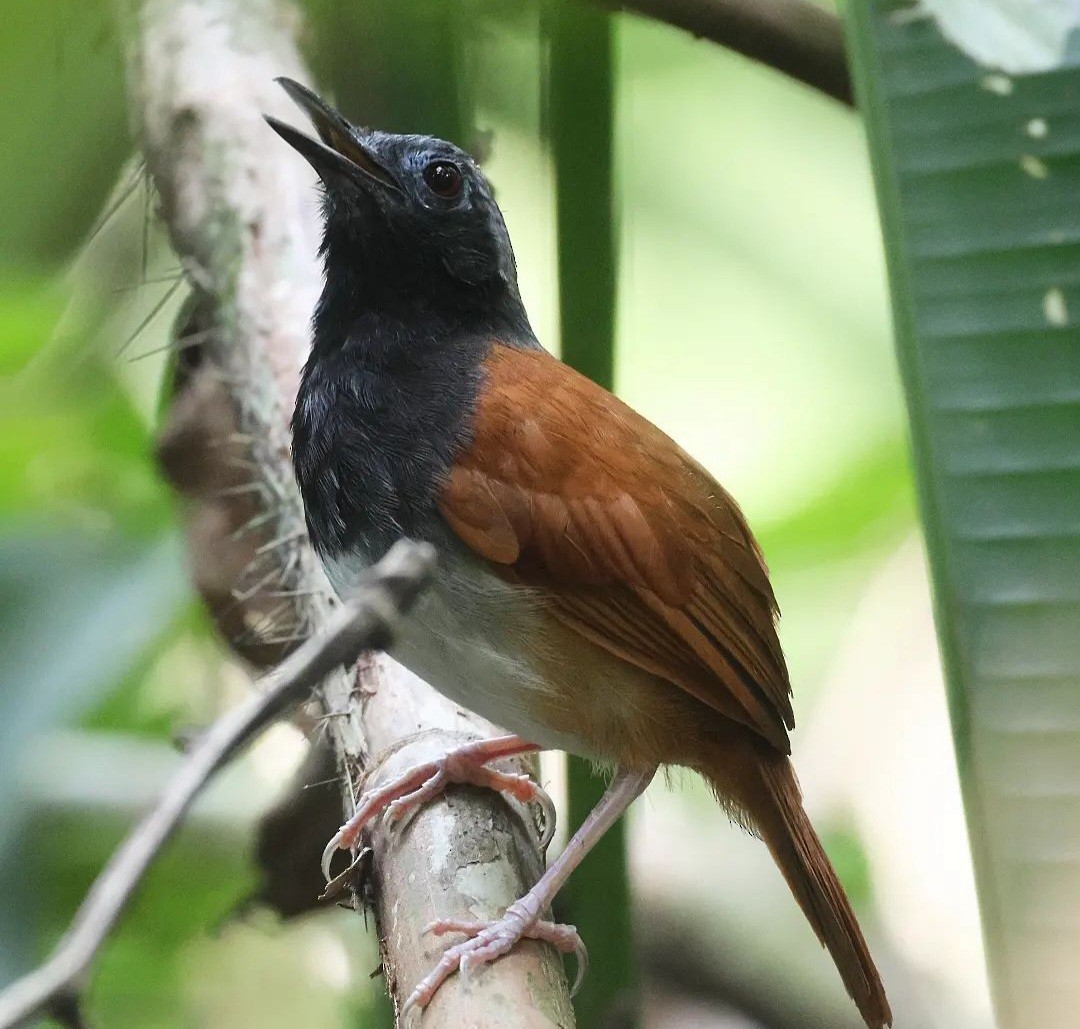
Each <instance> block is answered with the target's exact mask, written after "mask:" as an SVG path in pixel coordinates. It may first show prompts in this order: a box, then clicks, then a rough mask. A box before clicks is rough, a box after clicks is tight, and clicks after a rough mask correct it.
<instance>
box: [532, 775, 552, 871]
mask: <svg viewBox="0 0 1080 1029" xmlns="http://www.w3.org/2000/svg"><path fill="white" fill-rule="evenodd" d="M533 799H534V800H535V801H536V803H537V804H539V805H540V810H541V811H542V812H543V814H544V831H543V833H542V834H541V836H540V853H541V854H544V853H546V852H547V849H548V845H549V844H550V843H551V840H552V838H553V837H554V836H555V801H553V800H552V799H551V797H550V796H549V795H548V792H547V790H545V789H544V788H543V787H542V786H539V785H538V786H537V787H536V796H535V797H534V798H533Z"/></svg>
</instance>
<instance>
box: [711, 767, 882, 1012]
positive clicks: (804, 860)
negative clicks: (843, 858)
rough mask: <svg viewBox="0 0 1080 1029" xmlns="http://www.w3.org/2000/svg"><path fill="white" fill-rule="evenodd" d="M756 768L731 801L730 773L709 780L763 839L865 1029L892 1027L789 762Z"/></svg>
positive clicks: (871, 961)
mask: <svg viewBox="0 0 1080 1029" xmlns="http://www.w3.org/2000/svg"><path fill="white" fill-rule="evenodd" d="M729 768H730V766H729ZM758 769H759V771H760V778H759V777H758V776H754V778H755V779H757V782H756V783H755V784H753V785H756V789H755V788H752V786H751V784H750V783H747V782H746V781H745V780H744V781H743V782H742V783H740V784H739V785H740V786H742V787H743V788H742V789H737V790H736V791H735V796H734V797H733V796H732V792H733V791H732V786H733V785H734V784H733V782H732V779H731V776H730V770H727V774H721V776H718V777H716V778H713V777H712V776H709V778H710V779H711V780H712V781H713V785H714V788H715V789H716V791H717V794H718V795H719V796H720V797H721V799H722V800H723V799H729V800H733V801H735V802H736V803H737V804H738V806H739V807H740V808H741V809H742V811H743V812H745V815H746V821H747V822H749V823H750V825H751V826H752V827H753V828H754V829H756V830H757V832H758V833H759V834H760V835H761V837H762V839H763V840H764V841H765V843H766V845H767V846H768V848H769V850H770V851H771V852H772V855H773V858H774V860H775V861H776V863H777V865H778V866H779V868H780V871H781V872H782V873H783V876H784V878H785V879H786V880H787V884H788V886H789V887H790V888H791V892H792V894H793V895H794V897H795V900H796V901H798V904H799V907H800V908H802V910H803V914H805V915H806V918H807V920H808V921H809V923H810V925H811V927H812V928H813V930H814V932H815V933H816V934H817V938H818V939H819V940H820V941H821V943H822V945H823V946H824V947H825V948H826V949H827V950H828V952H829V954H830V955H831V956H832V959H833V961H834V962H835V964H836V968H837V970H838V971H839V973H840V977H841V979H843V981H844V986H846V987H847V991H848V993H849V994H850V995H851V998H852V1000H854V1001H855V1004H856V1006H857V1007H858V1009H859V1012H860V1014H861V1015H862V1017H863V1020H864V1021H865V1022H866V1024H867V1026H868V1027H869V1029H884V1027H885V1026H891V1025H892V1011H891V1010H890V1008H889V1001H888V999H887V998H886V996H885V988H884V986H883V985H882V983H881V976H880V975H879V974H878V970H877V968H876V967H875V966H874V959H873V958H872V957H871V956H870V951H869V949H868V948H867V946H866V940H864V939H863V934H862V931H861V930H860V928H859V923H858V922H857V921H856V920H855V913H854V912H853V911H852V910H851V904H850V903H849V902H848V899H847V895H846V894H845V893H844V888H843V886H841V885H840V880H839V879H838V878H837V876H836V872H835V871H834V870H833V867H832V865H831V864H830V862H829V859H828V857H827V856H826V854H825V851H824V849H823V848H822V846H821V841H820V840H819V839H818V835H817V833H816V832H815V831H814V827H813V826H812V825H811V824H810V819H809V818H808V817H807V815H806V812H805V811H804V810H803V805H802V796H801V793H800V790H799V784H798V782H797V780H796V778H795V772H794V770H793V769H792V767H791V763H790V762H789V761H788V760H787V758H784V757H781V756H780V755H769V756H768V757H764V758H763V759H762V760H761V761H760V763H759V764H758Z"/></svg>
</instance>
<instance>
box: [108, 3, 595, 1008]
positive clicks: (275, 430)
mask: <svg viewBox="0 0 1080 1029" xmlns="http://www.w3.org/2000/svg"><path fill="white" fill-rule="evenodd" d="M118 2H123V3H127V0H118ZM125 9H127V8H125ZM298 22H299V15H298V12H297V10H296V8H295V7H294V6H293V5H292V4H291V3H289V2H287V0H145V3H143V4H142V5H141V6H140V7H139V9H138V16H137V18H136V19H135V20H134V22H133V23H132V24H130V25H129V26H128V35H129V37H130V39H131V45H130V49H129V53H130V73H131V75H130V77H131V93H132V102H133V110H134V115H135V121H136V128H137V132H138V135H139V138H140V140H141V143H142V149H143V153H144V156H145V159H146V166H147V168H148V170H149V172H150V174H151V176H152V178H153V180H154V184H155V186H156V188H157V192H158V195H159V197H160V201H161V210H162V214H163V217H164V219H165V222H166V224H167V227H168V230H169V233H170V236H171V239H172V242H173V245H174V248H175V249H176V251H177V254H178V256H179V257H180V259H181V263H182V264H183V266H184V268H185V269H186V270H188V272H189V275H190V277H191V278H192V279H193V289H194V292H195V296H196V298H197V302H198V307H199V311H200V319H199V324H198V328H199V329H200V330H201V331H205V332H207V336H206V341H205V343H204V344H203V345H202V346H201V347H200V348H199V350H198V360H199V373H200V375H201V374H203V373H205V374H207V375H211V376H213V377H214V379H215V380H216V381H217V382H218V383H220V384H221V385H222V386H223V387H224V389H225V390H226V391H227V394H228V398H229V401H230V403H231V404H232V406H233V409H234V411H235V419H234V420H233V424H232V426H231V428H230V429H229V430H228V435H229V437H230V438H231V439H232V440H233V441H234V442H237V443H239V444H242V445H246V446H247V447H248V448H249V449H248V452H247V453H246V454H245V455H244V459H245V465H246V466H247V465H250V471H251V476H250V478H249V480H248V483H249V484H250V485H251V486H252V488H251V489H250V490H249V491H248V492H247V493H246V494H245V495H246V496H247V497H248V498H249V500H250V502H251V507H252V508H253V510H251V511H250V512H248V514H247V517H249V518H259V519H260V520H259V523H258V530H259V531H258V533H257V535H258V537H259V538H258V541H257V543H256V546H255V549H256V553H255V555H254V557H253V562H254V563H253V566H252V568H251V569H250V572H249V574H248V575H247V576H245V577H244V582H243V583H241V584H240V587H239V589H240V593H241V596H243V597H245V599H244V600H242V601H241V603H250V602H251V600H253V599H254V597H248V596H247V594H249V593H250V592H251V591H252V590H253V589H254V590H255V597H258V596H260V595H262V594H263V593H264V592H265V594H266V595H267V596H270V595H271V594H272V595H273V603H272V605H271V607H270V608H268V609H266V610H265V614H266V615H267V616H269V615H270V614H271V613H272V614H273V617H272V618H270V617H267V618H264V619H261V620H260V619H256V624H255V625H254V626H252V627H250V628H253V629H254V635H255V637H256V639H254V640H253V641H252V642H253V643H258V638H257V637H258V635H259V633H260V632H261V631H262V627H263V622H264V621H265V622H266V623H267V628H268V629H271V628H272V636H271V637H270V638H269V639H263V640H262V643H263V644H265V645H275V644H277V643H279V642H280V643H281V644H282V645H286V646H287V645H289V644H291V643H292V641H294V640H296V639H301V638H303V637H304V636H305V635H306V634H308V633H310V632H311V631H312V630H313V629H314V628H316V627H318V626H320V625H323V624H324V623H325V622H326V619H327V617H328V611H329V603H330V601H329V595H330V591H329V587H328V584H327V583H326V580H325V577H324V576H323V573H322V570H321V568H320V567H319V564H318V562H317V560H316V559H315V557H314V555H313V553H312V551H311V548H310V546H308V544H307V540H306V535H305V532H304V520H303V512H302V509H301V506H300V502H299V497H298V495H297V491H296V486H295V483H294V481H293V477H292V471H291V466H290V461H289V436H288V422H289V416H290V414H291V411H292V407H293V404H294V402H295V396H296V389H297V384H298V380H299V372H300V368H301V366H302V364H303V361H304V359H305V357H306V354H307V350H308V346H309V340H308V330H309V319H310V315H311V311H312V308H313V306H314V303H315V299H316V297H317V295H318V290H319V284H320V274H319V268H318V264H317V261H316V257H315V254H316V249H317V242H318V233H319V226H318V219H317V211H316V206H315V204H314V202H313V201H314V188H313V186H314V181H313V177H312V175H311V173H310V170H309V169H308V167H307V166H306V164H304V162H303V161H302V160H301V159H299V158H298V157H297V156H296V155H294V154H292V153H291V152H290V151H289V150H288V149H287V148H285V147H283V146H280V145H278V143H277V140H276V138H275V137H274V136H273V134H272V132H271V131H270V129H268V128H267V127H266V125H265V124H264V123H263V121H262V115H263V114H264V113H269V114H274V115H277V116H278V117H282V118H290V117H293V116H294V114H295V112H294V111H292V110H291V108H290V105H289V104H288V102H287V101H286V99H285V97H284V95H283V94H282V93H281V91H280V90H279V88H278V87H277V86H276V85H275V84H274V81H273V80H274V78H275V77H276V76H279V75H287V76H289V77H292V78H296V79H299V80H300V81H303V80H304V79H305V78H306V75H305V73H304V70H303V68H302V67H301V64H300V60H299V57H298V55H297V52H296V47H295V43H294V35H295V33H296V31H297V29H298V28H299V24H298ZM192 270H194V274H192ZM215 453H216V454H219V455H220V457H221V459H222V460H228V459H229V456H230V449H229V448H228V447H224V446H223V447H218V448H214V447H208V448H204V457H205V459H206V460H213V455H214V454H215ZM235 457H236V455H235V454H232V458H233V459H234V460H235ZM219 478H220V477H219V476H218V475H208V476H206V481H207V482H215V483H217V482H218V481H219ZM262 515H270V518H269V519H268V520H265V521H264V520H262V517H261V516H262ZM238 528H239V525H236V524H230V523H229V522H228V519H225V520H224V524H222V525H221V526H220V529H221V531H224V532H226V533H230V534H231V533H233V532H235V531H236V529H238ZM270 543H272V544H273V546H272V547H271V548H270V549H264V545H269V544H270ZM270 623H272V626H271V624H270ZM320 692H321V700H322V705H323V710H324V712H325V713H326V714H327V715H331V716H332V717H329V718H327V719H326V720H325V721H324V723H323V725H324V731H325V733H326V737H327V738H328V739H329V740H330V742H331V743H332V744H333V747H334V750H335V752H336V754H337V760H338V767H339V769H340V771H341V783H342V793H343V800H344V807H345V809H346V813H351V808H352V804H353V801H354V798H355V797H356V796H357V794H358V793H359V791H360V789H361V786H362V782H363V778H364V775H365V771H366V769H367V768H368V766H369V765H370V760H369V753H376V754H378V753H380V752H381V751H383V750H384V749H392V750H393V751H394V754H393V759H392V760H393V761H399V760H400V761H407V762H410V763H411V762H414V761H416V760H419V759H421V757H422V756H423V753H422V752H423V750H424V748H430V747H431V746H433V745H443V746H445V745H446V742H447V740H448V739H458V738H460V737H461V736H463V735H464V736H478V735H484V734H489V733H492V732H494V731H495V730H494V729H493V727H491V726H490V725H488V724H487V723H485V722H483V721H482V720H480V719H477V718H475V717H473V716H471V715H469V714H467V713H466V712H462V711H460V710H459V709H457V708H456V707H455V706H454V705H453V704H452V703H450V702H449V701H447V700H445V699H444V698H442V697H440V696H439V695H438V694H437V693H435V692H434V691H432V690H431V689H430V688H429V687H427V686H426V685H425V684H424V683H422V682H420V680H418V679H416V678H415V677H414V676H412V675H410V674H409V673H408V672H406V671H405V670H404V669H403V668H401V667H400V666H399V665H397V664H395V663H394V662H393V661H392V660H390V659H389V658H388V657H386V656H385V655H376V656H373V657H372V658H370V659H368V660H365V662H364V666H363V669H362V672H361V674H360V688H359V689H357V679H356V677H354V676H348V675H343V674H335V675H331V676H329V677H328V678H327V679H326V680H325V682H324V685H323V686H322V689H321V691H320ZM432 728H434V729H435V730H438V731H436V732H431V731H429V732H427V733H420V734H418V730H421V729H432ZM387 767H389V764H388V765H387ZM521 815H522V812H520V811H511V810H510V809H508V808H507V806H506V805H505V803H504V802H503V801H501V800H500V799H498V798H494V797H492V796H490V795H486V794H482V793H479V792H476V791H465V790H461V791H456V792H454V793H453V794H452V795H451V796H450V798H448V801H447V802H444V803H437V804H433V805H431V806H430V807H428V808H426V809H425V810H424V811H422V812H420V813H419V815H418V816H417V817H416V818H415V819H414V820H413V822H412V823H411V824H410V826H409V827H408V829H407V830H406V831H405V832H404V833H401V834H399V835H398V836H397V837H396V838H395V839H394V840H392V841H390V840H387V839H385V838H384V837H383V836H382V835H381V833H376V834H375V838H374V840H373V843H374V847H375V852H376V856H377V857H378V863H377V866H376V868H375V870H374V881H375V884H376V899H377V904H376V915H377V921H378V924H379V928H380V935H381V941H380V942H381V945H382V956H383V966H384V968H385V969H386V971H387V978H388V981H389V983H390V986H391V992H392V995H393V997H394V999H395V1001H396V1002H399V1003H400V1002H401V1001H403V1000H404V998H405V996H407V995H408V993H409V991H410V990H411V989H412V987H413V985H415V983H416V982H417V981H418V980H419V979H420V978H422V976H423V975H424V974H425V973H426V972H427V971H428V969H429V967H430V964H431V963H432V961H433V960H434V958H435V956H436V954H437V952H438V950H439V949H440V948H441V947H442V944H441V943H440V942H439V941H435V940H431V939H430V938H425V937H424V935H423V928H424V926H425V925H426V924H427V923H428V922H430V921H432V920H433V919H435V918H440V917H461V916H464V915H468V916H470V917H474V918H475V917H482V916H494V915H496V914H499V913H501V910H502V909H503V908H505V907H506V906H507V905H508V904H510V903H511V902H512V901H513V900H515V899H516V898H517V896H519V895H520V894H521V893H522V892H524V890H525V889H527V888H528V886H529V885H531V883H532V882H533V881H535V879H536V877H537V875H538V874H539V871H540V869H541V864H542V862H541V858H540V855H539V854H538V852H537V842H536V834H535V833H534V832H531V831H530V828H531V827H530V826H529V825H528V824H527V822H526V820H525V819H523V818H522V817H521ZM424 1024H425V1027H426V1029H440V1027H451V1026H452V1027H455V1029H457V1027H459V1026H464V1025H468V1026H471V1027H474V1029H485V1027H496V1026H498V1027H500V1029H551V1027H554V1026H559V1027H563V1029H566V1027H570V1026H572V1025H573V1013H572V1010H571V1008H570V1004H569V999H568V996H567V990H566V983H565V979H564V977H563V975H562V970H561V965H560V963H559V959H558V956H557V955H556V954H555V953H554V952H553V951H552V950H551V949H550V948H548V947H546V946H545V947H539V946H536V945H533V944H530V945H528V946H524V947H521V948H519V949H516V950H515V951H514V952H513V953H512V954H510V955H508V956H507V957H506V958H505V959H503V960H502V961H500V962H498V963H496V964H494V965H491V966H490V967H488V968H486V969H485V970H484V971H483V972H481V973H480V974H478V975H477V976H476V977H475V978H474V981H473V982H472V983H471V985H470V987H469V988H468V989H466V988H464V987H463V986H462V984H461V982H460V980H459V979H456V978H455V979H454V980H451V981H450V982H448V983H447V984H446V985H445V986H444V987H443V989H442V990H440V992H439V994H438V995H437V996H436V998H435V1001H434V1003H433V1004H432V1005H431V1007H430V1008H429V1009H428V1011H427V1013H426V1015H425V1019H424Z"/></svg>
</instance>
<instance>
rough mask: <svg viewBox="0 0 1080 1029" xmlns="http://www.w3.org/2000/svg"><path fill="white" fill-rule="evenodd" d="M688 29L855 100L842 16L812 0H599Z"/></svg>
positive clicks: (825, 90)
mask: <svg viewBox="0 0 1080 1029" xmlns="http://www.w3.org/2000/svg"><path fill="white" fill-rule="evenodd" d="M598 2H599V3H601V4H602V5H603V6H605V7H612V8H616V9H620V10H626V11H633V12H635V13H636V14H644V15H646V16H647V17H649V18H654V19H655V20H657V21H663V22H667V23H668V24H669V25H674V26H676V28H680V29H685V30H686V31H687V32H690V33H693V34H694V35H695V36H699V37H701V38H702V39H708V40H711V41H712V42H714V43H719V44H720V45H721V46H726V47H728V48H729V49H731V50H735V51H737V52H738V53H740V54H743V55H744V56H746V57H749V58H751V59H752V60H754V61H760V62H761V63H762V64H767V65H768V66H769V67H771V68H775V69H776V70H777V71H781V72H783V73H784V74H785V75H790V76H791V77H792V78H795V79H798V80H799V81H800V82H804V83H806V85H808V86H812V87H813V88H814V89H817V90H820V91H821V92H822V93H825V94H826V95H827V96H831V97H833V98H834V99H835V100H839V101H840V102H841V103H844V104H848V105H851V104H853V103H854V99H853V94H852V89H851V75H850V73H849V72H848V66H847V57H846V55H845V51H844V33H843V29H842V27H841V25H840V19H839V18H837V16H836V15H835V14H833V13H832V12H831V11H828V10H826V9H825V8H823V7H819V6H818V5H817V4H816V3H813V2H812V0H598Z"/></svg>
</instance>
